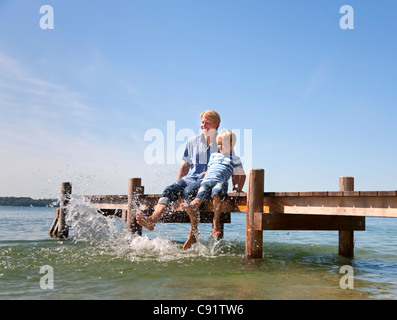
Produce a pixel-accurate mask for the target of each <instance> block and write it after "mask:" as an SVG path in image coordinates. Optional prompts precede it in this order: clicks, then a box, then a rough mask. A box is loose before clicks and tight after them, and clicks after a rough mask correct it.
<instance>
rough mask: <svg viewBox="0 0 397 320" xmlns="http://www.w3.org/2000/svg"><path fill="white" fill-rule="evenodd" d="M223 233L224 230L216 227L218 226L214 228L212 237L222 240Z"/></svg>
mask: <svg viewBox="0 0 397 320" xmlns="http://www.w3.org/2000/svg"><path fill="white" fill-rule="evenodd" d="M221 235H222V231H221V230H219V229H216V228H214V229H212V237H213V238H214V239H215V240H220V238H221Z"/></svg>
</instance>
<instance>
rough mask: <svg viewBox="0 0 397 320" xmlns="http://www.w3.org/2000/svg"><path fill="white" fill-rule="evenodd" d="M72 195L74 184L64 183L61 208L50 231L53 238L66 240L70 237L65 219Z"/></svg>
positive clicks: (56, 213) (57, 211)
mask: <svg viewBox="0 0 397 320" xmlns="http://www.w3.org/2000/svg"><path fill="white" fill-rule="evenodd" d="M71 194H72V184H71V183H70V182H64V183H62V188H61V196H60V201H59V208H58V209H56V212H55V219H54V221H53V223H52V225H51V227H50V231H49V233H50V236H51V237H54V238H60V239H65V238H67V237H68V236H69V227H68V226H67V225H66V222H65V218H66V207H67V205H68V204H69V201H70V196H71Z"/></svg>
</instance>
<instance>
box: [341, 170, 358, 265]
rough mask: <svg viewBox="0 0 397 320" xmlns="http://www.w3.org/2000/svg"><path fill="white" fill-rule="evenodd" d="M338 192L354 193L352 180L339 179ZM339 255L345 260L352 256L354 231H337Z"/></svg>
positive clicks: (347, 178)
mask: <svg viewBox="0 0 397 320" xmlns="http://www.w3.org/2000/svg"><path fill="white" fill-rule="evenodd" d="M339 191H354V178H353V177H340V178H339ZM339 254H340V255H341V256H343V257H346V258H352V257H353V256H354V230H339Z"/></svg>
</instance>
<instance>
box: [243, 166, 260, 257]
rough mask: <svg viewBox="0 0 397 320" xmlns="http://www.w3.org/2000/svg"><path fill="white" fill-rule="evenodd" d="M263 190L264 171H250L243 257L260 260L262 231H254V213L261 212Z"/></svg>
mask: <svg viewBox="0 0 397 320" xmlns="http://www.w3.org/2000/svg"><path fill="white" fill-rule="evenodd" d="M264 188H265V171H264V170H263V169H252V170H250V172H249V177H248V189H247V222H246V242H245V257H246V258H248V259H262V246H263V231H262V230H261V231H258V230H255V227H254V215H255V212H263V192H264Z"/></svg>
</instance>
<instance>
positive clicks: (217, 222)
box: [212, 195, 222, 240]
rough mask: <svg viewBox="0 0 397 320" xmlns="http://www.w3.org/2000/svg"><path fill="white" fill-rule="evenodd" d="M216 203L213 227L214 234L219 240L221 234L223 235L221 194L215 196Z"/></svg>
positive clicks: (214, 201) (214, 202)
mask: <svg viewBox="0 0 397 320" xmlns="http://www.w3.org/2000/svg"><path fill="white" fill-rule="evenodd" d="M213 204H214V221H213V228H212V236H213V237H214V238H215V239H217V240H219V238H220V236H221V235H222V227H221V222H220V220H221V206H222V202H221V198H220V197H219V195H215V196H214V198H213Z"/></svg>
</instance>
